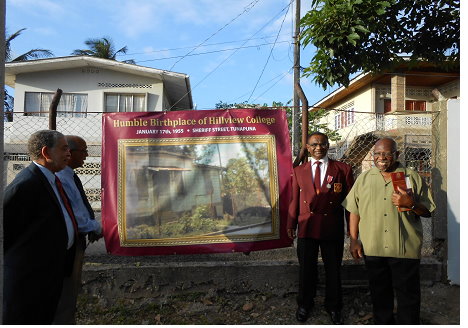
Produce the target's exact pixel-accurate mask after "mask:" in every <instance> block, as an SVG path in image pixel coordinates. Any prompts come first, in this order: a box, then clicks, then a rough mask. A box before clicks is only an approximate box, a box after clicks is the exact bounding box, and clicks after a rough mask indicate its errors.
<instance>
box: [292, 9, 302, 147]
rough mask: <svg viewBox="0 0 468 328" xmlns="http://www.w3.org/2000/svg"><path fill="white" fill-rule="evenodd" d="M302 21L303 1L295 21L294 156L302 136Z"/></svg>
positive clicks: (297, 10)
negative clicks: (300, 89) (299, 93)
mask: <svg viewBox="0 0 468 328" xmlns="http://www.w3.org/2000/svg"><path fill="white" fill-rule="evenodd" d="M300 20H301V0H296V15H295V19H294V66H293V76H294V79H293V110H292V152H293V156H295V155H296V156H297V155H298V154H299V141H300V140H301V134H300V129H299V105H300V104H299V95H298V93H297V91H296V87H295V86H296V84H300V81H299V78H300V67H301V60H300V54H299V50H300V48H299V47H300V44H299V33H300V29H299V22H300Z"/></svg>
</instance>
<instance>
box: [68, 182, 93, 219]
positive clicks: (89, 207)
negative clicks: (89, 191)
mask: <svg viewBox="0 0 468 328" xmlns="http://www.w3.org/2000/svg"><path fill="white" fill-rule="evenodd" d="M73 180H75V184H76V187H77V188H78V191H79V192H80V195H81V198H82V199H83V203H84V204H85V206H86V208H87V209H88V212H89V215H90V217H91V219H93V220H94V219H95V218H94V211H93V208H92V207H91V204H90V203H89V201H88V197H86V193H85V191H84V188H83V184H82V183H81V180H80V178H79V177H78V175H76V173H73Z"/></svg>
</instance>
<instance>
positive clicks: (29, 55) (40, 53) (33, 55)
mask: <svg viewBox="0 0 468 328" xmlns="http://www.w3.org/2000/svg"><path fill="white" fill-rule="evenodd" d="M24 30H26V28H22V29H20V30H18V31H16V32H15V33H13V34H10V35H8V34H6V35H5V62H17V61H25V60H31V59H38V58H45V57H52V56H53V55H54V54H53V53H52V51H50V50H47V49H31V50H29V51H27V52H25V53H24V54H21V55H19V56H16V57H15V58H12V57H11V55H12V51H11V41H13V40H14V39H16V38H17V37H18V36H20V35H21V33H22V32H23V31H24Z"/></svg>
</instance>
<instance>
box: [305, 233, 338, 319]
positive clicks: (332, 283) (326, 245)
mask: <svg viewBox="0 0 468 328" xmlns="http://www.w3.org/2000/svg"><path fill="white" fill-rule="evenodd" d="M319 247H320V253H321V255H322V260H323V264H324V267H325V309H326V310H327V311H340V310H341V308H342V307H343V300H342V298H343V296H342V290H341V261H342V259H343V240H318V239H313V238H298V240H297V257H298V259H299V293H298V297H297V303H298V305H299V306H301V307H304V308H306V309H308V310H309V309H310V308H312V306H313V305H314V297H315V295H316V291H317V280H318V270H317V260H318V251H319Z"/></svg>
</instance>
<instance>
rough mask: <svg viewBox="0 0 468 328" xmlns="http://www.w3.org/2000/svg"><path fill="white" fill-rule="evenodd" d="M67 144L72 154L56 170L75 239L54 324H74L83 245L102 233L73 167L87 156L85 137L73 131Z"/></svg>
mask: <svg viewBox="0 0 468 328" xmlns="http://www.w3.org/2000/svg"><path fill="white" fill-rule="evenodd" d="M65 139H66V140H67V143H68V146H69V148H70V153H71V157H70V160H69V161H68V166H67V167H65V168H64V169H63V170H61V171H60V172H58V173H57V176H58V177H59V179H60V181H61V182H62V184H63V188H64V189H65V192H66V193H67V195H68V197H69V199H70V203H71V206H72V209H73V213H74V214H75V218H76V222H77V224H78V242H77V244H76V253H75V261H74V263H73V271H72V274H71V276H70V277H65V279H64V283H63V289H62V296H61V297H60V301H59V305H58V307H57V312H56V313H55V318H54V324H62V325H73V324H75V323H76V319H75V313H76V300H77V298H78V294H79V292H80V289H81V273H82V271H83V260H84V253H85V249H86V235H87V236H88V239H89V241H90V242H94V241H97V240H98V239H99V238H101V237H102V228H101V225H100V223H99V222H98V221H96V219H95V217H94V212H93V209H92V208H91V205H90V203H89V201H88V198H87V197H86V194H85V191H84V189H83V185H82V183H81V180H80V178H79V177H78V175H77V174H76V173H75V171H74V170H75V169H77V168H79V167H82V166H83V164H84V161H85V159H86V157H87V156H88V146H87V145H86V141H85V140H84V139H83V138H81V137H79V136H73V135H67V136H65Z"/></svg>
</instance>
